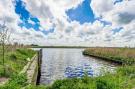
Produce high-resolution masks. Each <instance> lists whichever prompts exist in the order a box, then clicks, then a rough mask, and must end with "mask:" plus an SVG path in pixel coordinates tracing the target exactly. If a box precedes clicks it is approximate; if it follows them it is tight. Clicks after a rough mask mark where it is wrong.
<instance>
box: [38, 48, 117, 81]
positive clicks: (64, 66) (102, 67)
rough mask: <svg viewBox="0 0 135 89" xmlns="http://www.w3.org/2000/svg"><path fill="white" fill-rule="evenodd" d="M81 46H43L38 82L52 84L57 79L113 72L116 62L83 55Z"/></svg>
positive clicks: (94, 75)
mask: <svg viewBox="0 0 135 89" xmlns="http://www.w3.org/2000/svg"><path fill="white" fill-rule="evenodd" d="M83 50H84V49H83V48H43V52H42V55H43V57H42V64H41V77H40V84H52V83H53V82H54V81H55V80H57V79H63V78H72V77H77V78H81V77H83V76H84V75H86V74H87V75H88V76H91V77H96V76H100V75H103V73H104V72H105V71H109V72H115V69H116V68H117V64H116V63H112V62H108V61H105V60H102V59H97V58H94V57H89V56H84V55H83V54H82V52H83Z"/></svg>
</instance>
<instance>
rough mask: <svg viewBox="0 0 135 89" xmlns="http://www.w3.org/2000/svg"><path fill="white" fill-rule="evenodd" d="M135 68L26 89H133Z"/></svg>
mask: <svg viewBox="0 0 135 89" xmlns="http://www.w3.org/2000/svg"><path fill="white" fill-rule="evenodd" d="M134 83H135V67H134V66H125V67H120V68H118V69H117V73H115V74H110V73H106V74H105V75H104V76H99V77H87V75H86V76H84V77H83V78H68V79H63V80H56V81H55V82H54V83H53V84H52V85H50V86H32V85H31V86H28V87H27V88H26V89H133V88H134V87H135V84H134Z"/></svg>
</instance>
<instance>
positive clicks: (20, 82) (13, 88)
mask: <svg viewBox="0 0 135 89" xmlns="http://www.w3.org/2000/svg"><path fill="white" fill-rule="evenodd" d="M26 85H27V78H26V75H25V74H19V75H16V74H15V75H12V77H11V79H10V80H9V82H7V83H6V84H5V85H3V86H0V89H21V88H22V87H25V86H26Z"/></svg>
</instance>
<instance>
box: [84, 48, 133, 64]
mask: <svg viewBox="0 0 135 89" xmlns="http://www.w3.org/2000/svg"><path fill="white" fill-rule="evenodd" d="M83 54H84V55H89V56H95V57H99V58H103V59H105V60H110V61H114V62H118V63H122V64H128V65H131V64H134V63H135V48H88V49H86V50H85V51H84V52H83Z"/></svg>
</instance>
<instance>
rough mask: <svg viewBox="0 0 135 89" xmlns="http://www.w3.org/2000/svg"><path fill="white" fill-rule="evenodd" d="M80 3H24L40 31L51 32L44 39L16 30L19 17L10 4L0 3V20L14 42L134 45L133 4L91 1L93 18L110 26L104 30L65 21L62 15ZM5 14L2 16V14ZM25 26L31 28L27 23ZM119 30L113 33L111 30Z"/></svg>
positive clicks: (7, 1)
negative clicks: (35, 19)
mask: <svg viewBox="0 0 135 89" xmlns="http://www.w3.org/2000/svg"><path fill="white" fill-rule="evenodd" d="M83 1H84V0H57V1H56V0H24V2H25V4H24V5H25V7H26V9H27V10H28V11H29V12H30V14H31V15H33V16H35V17H37V18H38V19H39V21H40V25H41V27H40V30H41V31H43V30H49V29H55V30H54V32H53V33H49V34H48V35H45V34H43V33H42V32H41V31H35V30H34V29H26V28H20V27H19V26H18V23H19V22H21V21H20V18H19V16H18V15H17V14H16V13H15V7H14V5H13V3H12V1H11V0H0V8H2V9H0V20H3V19H4V20H6V22H7V25H8V27H10V28H11V29H12V30H11V32H12V33H13V34H12V39H14V40H13V41H14V42H16V41H17V42H20V43H24V44H32V43H33V44H37V43H38V44H40V45H82V46H134V44H135V12H134V8H135V1H134V0H130V1H127V0H126V1H123V2H120V3H117V4H115V5H114V4H113V3H114V0H92V2H91V4H90V6H91V7H92V9H93V12H94V14H95V15H96V17H99V16H102V20H105V21H108V22H111V23H112V26H111V25H106V26H104V25H103V23H102V22H100V21H98V20H96V21H95V22H94V23H88V22H87V23H84V24H80V23H79V22H77V21H71V22H69V21H68V16H67V14H66V11H67V10H68V9H71V8H72V9H73V8H76V7H77V6H78V5H80V4H81V3H82V2H83ZM5 13H6V14H5ZM29 23H31V24H35V23H34V22H32V21H31V20H29ZM118 27H123V29H122V30H121V31H119V32H116V33H114V31H113V30H112V29H115V28H118Z"/></svg>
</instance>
